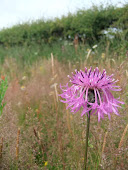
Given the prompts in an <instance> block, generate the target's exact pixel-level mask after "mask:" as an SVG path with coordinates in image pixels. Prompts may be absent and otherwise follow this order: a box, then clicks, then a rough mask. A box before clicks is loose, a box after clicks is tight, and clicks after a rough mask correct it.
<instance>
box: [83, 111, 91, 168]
mask: <svg viewBox="0 0 128 170" xmlns="http://www.w3.org/2000/svg"><path fill="white" fill-rule="evenodd" d="M89 125H90V112H89V113H88V114H87V129H86V145H85V157H84V166H85V170H86V169H87V154H88V137H89Z"/></svg>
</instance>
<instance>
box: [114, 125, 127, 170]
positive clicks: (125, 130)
mask: <svg viewBox="0 0 128 170" xmlns="http://www.w3.org/2000/svg"><path fill="white" fill-rule="evenodd" d="M127 129H128V124H127V125H126V127H125V129H124V132H123V135H122V137H121V140H120V143H119V146H118V151H119V150H120V148H121V146H122V145H123V141H124V137H125V134H126V132H127ZM116 165H117V155H116V158H115V166H114V168H115V169H116Z"/></svg>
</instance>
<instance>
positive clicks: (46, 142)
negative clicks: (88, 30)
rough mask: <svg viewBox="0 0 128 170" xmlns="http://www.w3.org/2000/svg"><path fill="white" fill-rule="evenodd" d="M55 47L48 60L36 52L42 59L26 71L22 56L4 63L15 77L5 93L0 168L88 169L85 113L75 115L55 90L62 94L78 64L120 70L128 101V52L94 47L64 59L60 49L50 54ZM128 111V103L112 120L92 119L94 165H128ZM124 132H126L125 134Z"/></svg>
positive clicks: (90, 158) (123, 94) (91, 165)
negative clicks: (116, 53)
mask: <svg viewBox="0 0 128 170" xmlns="http://www.w3.org/2000/svg"><path fill="white" fill-rule="evenodd" d="M97 48H98V47H97ZM65 50H68V49H65ZM95 50H96V49H95ZM71 51H72V50H71ZM51 52H52V51H49V55H50V57H49V58H48V59H46V58H43V57H42V59H41V58H40V57H39V56H38V55H37V57H39V58H40V59H39V60H37V61H36V62H35V63H34V62H33V64H31V65H29V66H28V65H27V66H25V65H24V67H23V68H24V69H23V70H22V69H21V68H20V67H19V66H20V63H19V62H18V60H15V59H11V58H9V57H7V58H6V59H5V60H4V62H3V65H2V69H1V71H2V73H3V74H6V75H7V76H8V77H10V76H11V78H10V79H9V88H8V91H7V94H6V98H5V100H6V101H7V105H6V106H5V109H4V114H3V115H2V118H1V119H0V127H1V128H0V134H1V135H0V136H1V138H3V141H4V142H3V148H2V158H0V168H1V169H83V164H84V152H83V150H84V146H85V130H86V117H80V112H79V113H77V114H75V115H72V114H71V113H70V112H69V111H67V110H66V106H65V104H63V103H60V101H59V100H58V99H57V95H56V93H61V91H60V89H59V84H60V83H61V84H65V83H66V82H67V75H68V74H71V72H72V71H74V69H75V68H77V69H80V68H81V69H82V68H84V67H85V66H87V67H90V65H92V66H93V67H96V66H98V67H99V68H100V70H102V69H103V68H105V69H106V70H107V72H108V74H109V73H115V78H116V79H119V82H118V84H119V85H120V86H121V88H122V91H121V92H120V94H119V96H120V97H121V100H123V101H124V102H126V103H127V102H128V99H127V97H128V94H127V89H128V86H127V81H128V77H127V76H126V69H127V66H128V64H127V58H125V56H116V57H115V58H114V57H112V56H110V55H109V49H108V52H106V51H103V52H104V53H105V54H104V55H105V58H102V54H101V55H99V56H98V52H97V51H95V53H94V54H91V55H90V56H89V58H88V59H86V56H87V53H86V54H84V55H83V56H82V57H83V60H82V61H81V60H77V61H66V60H64V61H66V62H59V61H58V60H57V57H59V56H58V55H59V54H57V53H56V55H54V53H52V55H51ZM80 52H81V51H80ZM80 52H79V56H80ZM81 55H82V54H81ZM51 56H52V60H51ZM84 58H85V59H84ZM19 60H20V59H19ZM53 67H54V68H53ZM7 70H8V72H7ZM53 70H54V71H53ZM24 76H25V78H24ZM23 86H24V88H21V87H23ZM119 96H117V97H119ZM127 111H128V108H127V105H124V109H123V110H122V109H121V110H120V116H119V117H117V116H114V115H112V117H111V121H109V120H108V118H107V117H105V120H102V121H101V122H100V123H98V121H97V117H96V116H93V117H92V118H91V126H90V137H89V152H88V153H89V154H88V168H89V169H113V168H114V167H115V160H116V168H117V169H124V170H126V169H127V168H128V165H127V146H128V145H127V142H128V141H127V138H126V136H127V131H126V130H125V131H124V129H125V127H127V126H126V125H127V122H128V115H127ZM18 128H20V137H19V135H18V134H19V133H18V134H17V129H18ZM123 132H125V135H123V136H122V133H123ZM17 140H18V142H17V144H18V145H16V141H17ZM122 140H123V142H121V141H122ZM120 143H121V144H120ZM17 146H18V147H17ZM119 146H120V152H119ZM17 151H18V152H17ZM16 153H18V154H16Z"/></svg>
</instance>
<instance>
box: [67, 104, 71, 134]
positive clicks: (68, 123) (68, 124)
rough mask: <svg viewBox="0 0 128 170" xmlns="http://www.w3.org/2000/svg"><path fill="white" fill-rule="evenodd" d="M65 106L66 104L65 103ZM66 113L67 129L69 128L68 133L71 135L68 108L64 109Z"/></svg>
mask: <svg viewBox="0 0 128 170" xmlns="http://www.w3.org/2000/svg"><path fill="white" fill-rule="evenodd" d="M66 107H67V105H66ZM66 113H67V117H66V118H67V126H68V130H69V133H70V134H71V135H72V130H71V124H70V117H69V112H68V110H66Z"/></svg>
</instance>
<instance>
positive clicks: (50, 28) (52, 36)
mask: <svg viewBox="0 0 128 170" xmlns="http://www.w3.org/2000/svg"><path fill="white" fill-rule="evenodd" d="M127 7H128V5H127V4H126V5H124V6H123V7H122V8H118V7H113V6H107V7H103V6H102V5H101V6H99V7H97V6H93V7H92V8H91V9H88V10H85V9H82V10H78V11H77V13H76V14H71V13H69V14H68V16H63V17H62V18H61V19H59V18H55V19H54V20H44V19H40V20H37V21H33V22H27V23H24V24H19V25H15V26H13V27H12V28H8V29H3V30H1V31H0V45H4V46H7V47H8V46H14V45H23V44H27V45H30V44H33V42H35V43H38V44H41V43H43V42H45V43H49V44H51V43H52V42H55V41H57V40H59V39H60V38H61V39H68V36H69V35H70V39H71V40H73V39H74V36H75V34H79V35H80V39H84V38H86V42H88V43H89V44H93V43H96V42H97V41H99V40H101V39H102V38H103V34H102V31H103V30H104V29H107V28H109V27H116V28H121V29H123V31H124V34H125V36H124V38H126V36H127V34H128V29H127V28H128V25H127V23H128V22H127V18H128V12H127V11H128V10H127ZM83 35H85V37H84V36H83Z"/></svg>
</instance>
